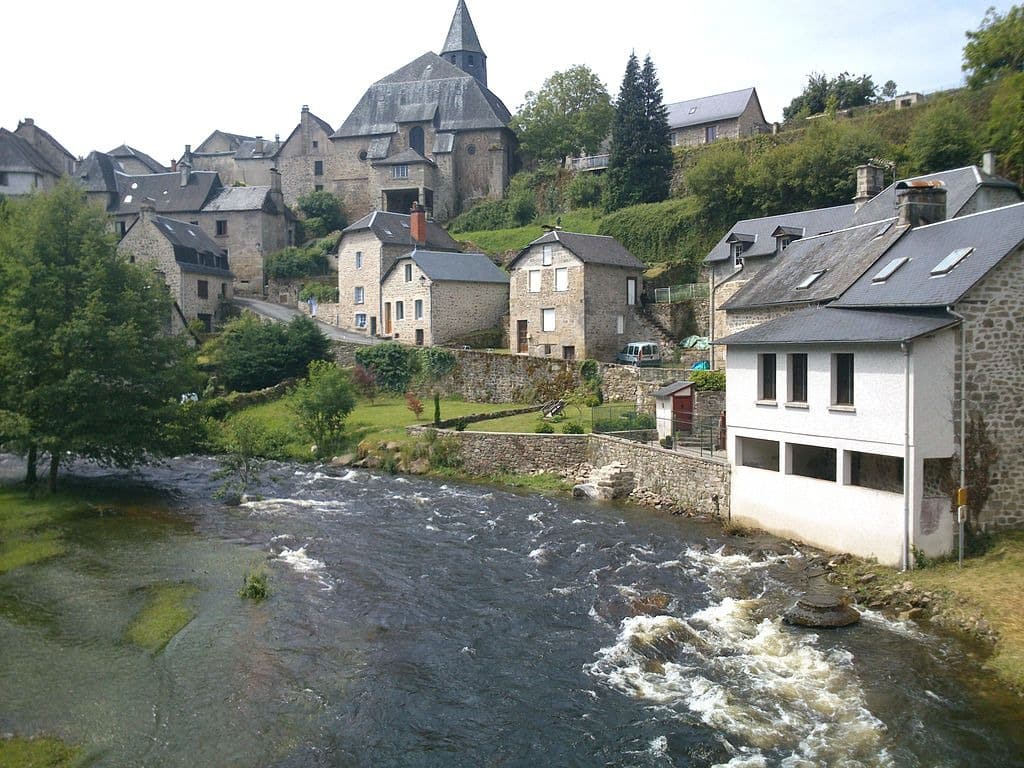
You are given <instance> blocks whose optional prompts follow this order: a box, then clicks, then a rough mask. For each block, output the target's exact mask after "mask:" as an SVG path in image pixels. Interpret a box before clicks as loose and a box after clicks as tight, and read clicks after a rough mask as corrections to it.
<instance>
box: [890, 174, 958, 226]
mask: <svg viewBox="0 0 1024 768" xmlns="http://www.w3.org/2000/svg"><path fill="white" fill-rule="evenodd" d="M896 207H897V209H898V222H897V223H898V224H900V225H901V226H910V227H923V226H924V225H925V224H934V223H935V222H937V221H945V220H946V187H945V185H944V184H943V183H942V182H941V181H923V182H920V181H918V182H910V183H908V182H905V181H901V182H900V183H899V184H897V185H896Z"/></svg>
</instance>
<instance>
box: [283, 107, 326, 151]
mask: <svg viewBox="0 0 1024 768" xmlns="http://www.w3.org/2000/svg"><path fill="white" fill-rule="evenodd" d="M303 112H306V113H307V114H308V115H309V117H310V119H311V120H312V121H313V122H314V123H316V124H317V125H318V126H320V130H322V131H323V132H324V133H326V134H327V135H328V136H330V135H331V134H332V133H334V129H333V128H331V124H330V123H328V122H327V121H326V120H324V119H323V118H320V117H317V116H316V115H314V114H313V113H312V112H310V111H309V109H304V110H303ZM301 130H302V121H301V120H300V121H299V122H298V123H296V124H295V127H294V128H293V129H292V132H291V133H289V134H288V138H286V139H285V140H284V141H282V142H281V147H280V148H279V149H278V151H280V149H281V148H283V147H284V146H285V144H287V143H288V142H289V141H291V140H292V138H293V137H294V136H295V135H296V134H298V132H299V131H301Z"/></svg>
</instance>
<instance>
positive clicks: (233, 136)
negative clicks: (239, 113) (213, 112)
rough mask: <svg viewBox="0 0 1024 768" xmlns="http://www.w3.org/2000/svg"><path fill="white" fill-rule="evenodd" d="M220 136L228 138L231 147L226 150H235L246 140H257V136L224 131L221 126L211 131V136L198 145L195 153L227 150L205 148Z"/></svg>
mask: <svg viewBox="0 0 1024 768" xmlns="http://www.w3.org/2000/svg"><path fill="white" fill-rule="evenodd" d="M218 136H220V137H223V138H225V139H227V143H228V146H229V147H230V149H228V150H226V151H228V152H234V151H235V150H236V149H238V147H239V146H240V145H241V144H242V142H244V141H255V140H256V137H255V136H243V135H242V134H240V133H228V132H227V131H222V130H220V129H219V128H215V129H214V131H213V133H211V134H210V135H209V136H207V137H206V138H205V139H203V141H202V143H200V144H199V146H198V147H196V148H195V149H194V150H192V151H193V153H194V154H197V155H202V154H206V153H209V154H217V153H219V152H223V151H225V150H218V152H212V151H211V150H207V149H204V147H205V146H206V145H207V144H209V143H210V142H211V141H213V140H214V139H215V138H217V137H218Z"/></svg>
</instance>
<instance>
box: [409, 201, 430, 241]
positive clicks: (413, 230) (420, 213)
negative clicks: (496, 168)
mask: <svg viewBox="0 0 1024 768" xmlns="http://www.w3.org/2000/svg"><path fill="white" fill-rule="evenodd" d="M409 234H410V236H411V237H412V242H413V244H414V245H425V244H426V242H427V212H426V211H425V210H424V209H423V206H422V205H420V204H419V203H413V205H412V213H410V215H409Z"/></svg>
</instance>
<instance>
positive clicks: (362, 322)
mask: <svg viewBox="0 0 1024 768" xmlns="http://www.w3.org/2000/svg"><path fill="white" fill-rule="evenodd" d="M365 327H366V313H365V312H356V328H365Z"/></svg>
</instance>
